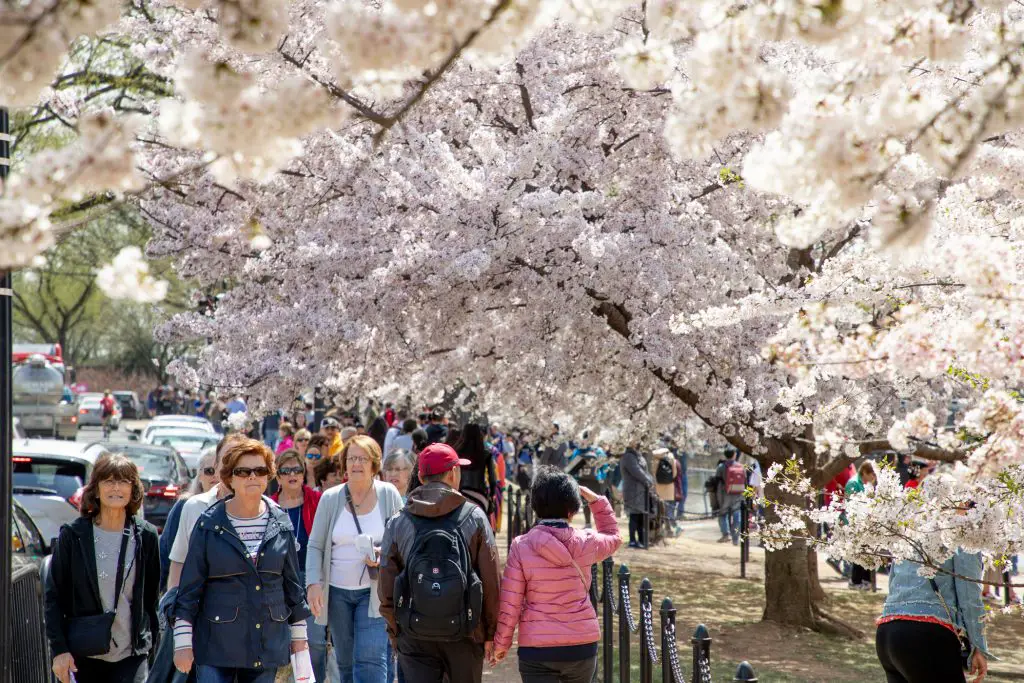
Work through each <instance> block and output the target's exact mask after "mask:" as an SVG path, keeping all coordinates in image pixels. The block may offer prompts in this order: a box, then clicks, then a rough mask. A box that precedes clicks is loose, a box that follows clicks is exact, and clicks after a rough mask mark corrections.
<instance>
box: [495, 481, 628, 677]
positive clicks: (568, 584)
mask: <svg viewBox="0 0 1024 683" xmlns="http://www.w3.org/2000/svg"><path fill="white" fill-rule="evenodd" d="M581 495H582V497H583V500H585V501H586V502H587V503H588V504H589V505H590V510H591V512H592V513H593V514H594V523H595V525H596V526H597V531H593V530H590V529H587V530H580V529H574V528H573V527H572V526H571V525H570V522H571V521H572V518H573V517H574V516H575V515H576V513H577V512H579V509H580V507H582V504H581V502H580V496H581ZM530 498H531V501H532V505H533V509H534V512H535V513H536V516H537V520H538V521H537V524H536V526H534V527H533V528H532V529H530V531H529V532H528V533H527V534H525V535H524V536H520V537H519V538H517V539H515V540H514V541H512V548H511V550H510V551H509V555H508V561H507V562H506V564H505V574H504V576H503V577H502V580H501V612H500V614H499V616H498V630H497V632H496V633H495V635H494V656H493V657H492V659H491V665H492V666H493V665H495V664H497V663H498V662H500V661H501V660H503V659H504V658H505V656H506V655H507V654H508V651H509V649H510V648H511V647H512V633H513V632H514V631H515V630H516V626H518V627H519V652H518V654H519V674H520V675H521V676H522V679H523V681H524V683H534V682H535V681H551V680H557V681H559V682H560V683H590V680H591V679H592V678H593V675H594V671H595V670H596V668H597V643H598V641H599V640H600V639H601V630H600V627H599V625H598V622H597V613H596V612H595V611H594V607H593V605H591V603H590V576H591V575H590V565H592V564H595V563H597V562H601V561H602V560H604V559H605V558H607V557H611V556H612V555H613V554H614V553H615V551H616V550H617V549H618V547H619V546H620V545H621V544H622V539H621V538H619V525H618V524H617V523H616V521H615V513H614V512H612V506H611V504H610V503H609V502H608V499H607V498H605V497H603V496H598V495H597V494H595V493H594V492H593V491H591V490H590V489H588V488H585V487H580V486H579V485H578V484H577V483H576V480H575V479H573V478H572V477H570V476H569V475H568V474H565V473H564V472H562V471H561V470H558V469H553V468H544V469H542V470H541V471H539V472H538V473H537V476H536V478H535V479H534V482H533V486H532V487H531V490H530Z"/></svg>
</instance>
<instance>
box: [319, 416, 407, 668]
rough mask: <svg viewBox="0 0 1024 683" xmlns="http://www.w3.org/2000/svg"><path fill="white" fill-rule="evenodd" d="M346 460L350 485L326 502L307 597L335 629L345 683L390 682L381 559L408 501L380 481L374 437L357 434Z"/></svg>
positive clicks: (333, 636) (321, 509)
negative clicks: (388, 532) (390, 524)
mask: <svg viewBox="0 0 1024 683" xmlns="http://www.w3.org/2000/svg"><path fill="white" fill-rule="evenodd" d="M340 457H341V467H342V471H344V472H345V474H346V476H347V477H348V481H347V482H346V483H345V484H343V485H342V486H335V487H334V488H332V489H329V490H327V491H325V492H324V494H323V497H322V498H321V499H320V505H319V507H318V508H317V511H316V517H315V518H314V520H313V530H312V531H311V532H310V536H309V545H308V546H307V550H306V586H307V589H306V590H307V599H308V602H309V606H310V609H311V610H312V612H313V615H314V616H315V617H316V623H318V624H321V625H329V626H330V629H331V639H332V641H333V643H334V654H335V656H336V657H337V659H338V668H339V669H340V671H341V680H342V683H353V682H354V683H384V681H385V680H386V679H387V669H388V661H387V659H388V654H387V652H388V637H387V630H386V627H385V623H384V619H383V618H381V616H380V600H379V598H378V597H377V567H378V557H377V555H378V551H379V549H380V541H381V538H382V536H383V535H384V525H385V524H386V523H387V521H388V520H389V519H391V517H393V516H394V515H396V514H397V513H398V512H399V511H400V510H401V509H402V496H400V495H399V493H398V490H397V489H396V488H395V487H394V486H392V485H391V484H388V483H385V482H383V481H380V480H379V479H377V474H378V473H379V472H380V468H381V452H380V446H378V445H377V442H376V441H374V440H373V439H371V438H370V437H368V436H354V437H352V438H351V439H349V440H348V441H347V442H346V444H345V447H344V449H343V450H342V452H341V456H340ZM371 554H372V556H371Z"/></svg>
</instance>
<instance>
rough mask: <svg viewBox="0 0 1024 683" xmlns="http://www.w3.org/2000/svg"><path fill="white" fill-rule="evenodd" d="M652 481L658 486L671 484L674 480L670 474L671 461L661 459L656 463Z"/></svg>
mask: <svg viewBox="0 0 1024 683" xmlns="http://www.w3.org/2000/svg"><path fill="white" fill-rule="evenodd" d="M654 480H655V481H656V482H658V483H659V484H671V483H672V482H674V481H675V480H676V478H675V476H673V474H672V461H671V460H670V459H669V458H662V459H661V460H659V461H658V469H657V470H655V472H654Z"/></svg>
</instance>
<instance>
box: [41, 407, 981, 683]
mask: <svg viewBox="0 0 1024 683" xmlns="http://www.w3.org/2000/svg"><path fill="white" fill-rule="evenodd" d="M213 398H214V400H217V399H216V396H215V395H214V397H213ZM231 403H235V405H233V406H232V410H233V412H245V399H244V397H235V398H233V399H232V400H231V401H229V402H228V403H225V404H224V412H225V413H226V412H227V411H228V407H227V406H228V405H229V404H231ZM381 407H382V408H383V410H382V411H381V412H379V413H374V414H369V415H364V416H360V415H358V414H356V413H354V412H353V411H331V412H329V413H326V414H317V413H318V411H311V412H312V414H307V411H306V410H305V406H301V409H299V410H297V411H292V412H290V413H288V412H286V411H276V412H274V413H272V414H270V415H268V416H267V417H266V418H264V419H263V420H261V421H259V422H257V423H250V424H247V425H246V426H245V427H244V428H243V430H241V431H238V432H235V433H231V434H228V435H227V436H226V437H225V438H224V440H223V441H222V442H221V443H220V445H219V446H218V447H217V448H216V449H214V450H211V451H209V452H207V453H205V454H204V455H203V456H202V458H201V460H200V462H199V466H198V470H197V472H196V476H195V479H194V481H193V482H192V484H191V488H190V490H189V491H188V492H187V494H186V495H184V496H182V498H181V499H180V500H179V501H178V502H177V503H176V504H175V506H174V508H173V509H172V510H171V512H170V514H169V515H168V518H167V521H166V525H165V527H164V528H163V530H162V532H161V533H159V534H158V533H157V530H156V529H155V528H154V527H153V526H152V525H150V524H148V523H147V522H145V521H143V520H141V519H139V518H138V516H137V513H138V511H139V507H140V505H141V502H142V498H143V495H144V492H143V487H142V483H141V479H140V476H139V471H138V468H137V467H136V465H135V464H134V463H133V462H132V461H131V460H130V459H129V458H128V457H126V456H124V455H104V456H102V457H100V458H99V459H98V460H97V462H96V464H95V467H94V469H93V471H92V475H91V477H90V481H89V482H88V484H87V486H86V487H85V491H84V493H83V496H82V503H81V507H80V512H81V517H80V518H79V519H78V520H77V521H76V522H75V523H74V524H71V525H67V526H65V527H64V528H62V529H61V532H60V536H59V538H58V539H57V543H56V544H55V547H54V551H53V559H52V564H51V571H50V572H49V574H48V575H47V578H46V585H45V603H46V629H47V636H48V638H49V640H50V646H51V648H52V652H53V655H54V658H53V671H54V674H55V676H56V677H57V678H58V679H59V680H60V681H61V682H62V683H70V682H71V681H72V680H75V681H77V682H79V683H94V682H95V683H100V682H102V683H121V682H124V683H141V682H142V681H149V682H150V683H185V682H186V681H197V682H198V683H229V682H232V681H236V682H237V683H270V682H271V681H273V680H274V679H275V676H276V673H277V671H278V670H279V669H280V668H281V667H284V666H286V665H288V664H291V665H292V666H293V669H294V673H295V678H296V681H298V682H299V683H301V682H302V680H304V679H303V678H302V677H303V676H304V675H305V673H306V672H307V671H308V673H309V674H311V675H312V677H314V678H315V680H317V681H324V682H327V681H330V682H331V683H336V682H340V683H350V682H355V683H395V681H399V682H402V683H404V682H405V681H409V682H410V683H428V682H429V683H435V682H436V683H441V682H442V681H449V682H450V683H462V682H465V683H470V682H473V683H478V682H479V681H481V679H482V675H483V667H484V664H485V662H489V663H490V664H491V665H497V664H498V663H499V662H501V661H503V660H504V659H505V658H506V656H507V655H508V653H509V651H510V649H511V647H512V643H513V636H514V633H515V632H516V631H517V630H518V633H519V635H518V650H517V655H518V667H519V672H520V675H521V677H522V679H523V680H524V681H526V682H528V683H546V682H548V681H559V682H565V683H577V682H578V683H585V682H589V681H590V680H592V678H593V675H594V672H595V669H596V665H597V659H596V657H597V647H598V645H597V644H598V641H599V640H600V631H599V624H598V621H597V615H596V613H595V610H594V609H593V607H592V606H591V603H590V600H589V589H590V581H591V578H590V577H591V574H590V571H589V569H588V568H589V567H590V565H592V564H595V563H597V562H600V561H601V560H603V559H604V558H606V557H609V556H611V555H612V554H613V553H614V552H615V551H616V550H617V548H618V547H619V546H620V544H621V543H622V539H620V536H619V531H618V524H617V521H616V506H617V505H620V504H621V506H622V507H623V508H624V509H625V512H626V513H627V514H628V518H629V545H630V547H634V548H636V547H647V543H648V534H649V533H650V532H651V526H650V525H651V520H652V518H655V519H657V520H658V521H657V523H658V524H665V525H667V527H668V528H669V529H671V530H672V531H675V532H677V533H678V530H679V522H680V521H681V519H682V515H683V510H684V506H685V500H686V488H687V485H686V476H687V472H686V470H687V462H686V456H685V455H684V454H680V453H677V452H675V451H674V450H672V449H669V448H667V447H662V448H656V449H654V450H652V451H650V452H647V453H645V452H642V451H641V450H640V449H637V448H626V449H625V450H624V451H623V452H622V453H621V454H619V455H618V456H613V455H609V454H608V453H606V452H605V451H604V450H603V449H602V448H601V447H600V446H599V445H596V444H593V443H590V442H589V440H588V439H587V436H586V435H583V437H582V439H581V441H580V442H579V443H573V442H571V441H568V440H562V439H561V438H560V437H561V434H560V431H559V429H558V426H557V425H555V426H554V427H553V428H552V431H551V433H550V434H548V435H546V436H545V437H544V438H533V437H531V435H529V434H527V433H525V432H516V431H512V432H510V433H505V432H503V431H502V430H501V429H500V428H499V427H498V426H496V425H493V424H492V425H488V426H481V425H479V424H476V423H473V422H467V423H465V424H462V425H456V424H454V422H453V421H450V420H448V419H446V417H445V415H444V413H443V412H442V411H440V410H426V411H422V412H420V413H418V414H417V416H416V417H412V416H410V415H409V414H408V412H407V411H404V410H401V409H394V408H392V406H391V405H389V404H384V405H383V406H381ZM310 408H311V406H310ZM218 409H219V406H218ZM300 415H301V416H300ZM366 423H369V427H366V426H364V425H365V424H366ZM222 427H224V428H228V425H227V423H226V422H225V423H223V424H222ZM877 467H878V465H877V464H876V462H875V461H873V460H870V459H868V460H864V461H863V462H861V463H858V464H853V465H851V466H850V467H849V468H848V469H847V470H844V471H843V472H842V473H841V474H840V475H839V477H837V479H836V480H834V481H833V482H831V483H830V485H829V488H828V490H827V491H826V495H828V496H846V497H848V496H855V495H862V494H864V492H865V491H868V490H869V489H870V487H871V486H872V485H873V484H874V483H875V481H876V480H877ZM896 467H897V469H898V470H899V471H900V475H901V477H903V475H904V471H903V470H906V472H905V474H906V475H907V478H906V482H905V485H907V486H911V487H912V486H915V485H918V484H919V483H920V482H921V480H922V479H923V478H924V477H925V476H927V475H928V472H929V469H928V468H926V467H917V466H913V465H912V464H911V463H896ZM506 479H508V480H513V481H516V482H517V483H518V484H519V485H520V486H521V487H522V488H525V489H528V490H529V493H530V496H529V504H530V505H531V506H532V509H533V512H534V516H535V518H536V522H535V523H534V525H533V526H532V528H531V529H530V530H529V531H528V532H527V533H525V534H524V535H521V536H519V537H517V538H515V539H514V540H513V541H512V544H511V547H510V551H509V554H508V557H507V558H506V562H505V566H504V568H503V569H502V567H501V566H500V563H499V553H498V547H497V545H496V542H495V532H496V530H497V529H498V527H499V525H500V523H501V515H502V506H503V503H504V501H503V499H502V494H503V492H504V490H505V482H506ZM706 486H707V489H706V490H707V492H708V493H709V494H713V495H711V496H710V497H711V501H712V507H713V510H714V511H713V515H715V516H717V517H718V521H719V525H720V530H721V538H720V539H719V540H720V542H723V543H725V542H729V541H732V542H733V543H738V541H739V535H740V528H741V519H740V509H741V506H740V501H742V500H744V497H745V496H747V495H748V492H749V490H750V489H754V490H758V489H760V487H761V486H762V482H761V477H760V468H759V467H758V466H757V465H756V463H755V464H749V465H746V466H744V465H743V464H742V463H741V462H740V458H739V454H738V453H736V452H735V451H731V450H727V451H726V452H725V453H724V455H723V457H722V459H721V461H720V462H719V464H718V466H717V467H716V469H715V470H714V473H713V475H712V476H711V477H709V478H708V480H707V484H706ZM964 509H965V510H966V509H967V507H966V506H965V508H964ZM581 510H582V512H583V513H584V516H585V527H584V528H574V527H573V526H572V520H573V518H574V517H575V516H576V514H577V513H578V512H580V511H581ZM750 513H751V514H753V515H757V514H758V511H757V509H756V506H755V507H753V508H750ZM591 526H593V527H594V528H591ZM947 564H948V565H949V568H948V571H947V570H946V568H945V567H944V571H943V572H940V573H939V574H938V575H936V576H935V577H933V578H927V577H924V576H922V575H921V574H920V572H919V571H918V569H919V568H920V567H919V565H915V564H914V563H900V564H897V565H896V566H894V567H892V568H891V571H890V577H889V595H888V598H887V600H886V603H885V607H884V610H883V614H882V617H881V618H880V619H879V622H878V630H877V633H876V647H877V651H878V657H879V661H880V662H881V664H882V667H883V669H884V670H885V672H886V676H887V681H888V683H918V682H921V683H924V682H925V681H929V682H932V681H938V682H940V683H942V682H944V681H950V682H951V683H952V682H956V683H961V682H963V681H965V680H966V679H965V676H964V672H965V671H968V670H969V671H971V672H973V673H974V675H975V680H976V681H980V680H981V678H983V677H984V675H985V672H986V671H987V659H988V658H989V657H990V654H989V652H988V649H987V642H986V639H985V632H984V624H983V620H982V615H983V614H984V606H983V602H982V593H981V591H982V588H981V585H982V581H983V567H982V563H981V561H980V559H979V557H978V556H977V555H972V554H967V553H964V552H962V551H960V552H958V553H957V554H956V555H955V557H953V558H951V559H950V560H949V561H948V562H947ZM849 574H850V581H851V585H852V586H854V587H862V586H863V585H865V581H866V580H867V577H869V575H870V574H869V572H868V570H867V569H866V568H864V567H860V566H857V565H851V566H850V567H849ZM984 580H986V581H987V579H984ZM332 649H333V657H332V656H330V653H331V651H332ZM306 680H308V679H306Z"/></svg>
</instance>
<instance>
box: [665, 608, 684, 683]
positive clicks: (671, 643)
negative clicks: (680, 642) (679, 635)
mask: <svg viewBox="0 0 1024 683" xmlns="http://www.w3.org/2000/svg"><path fill="white" fill-rule="evenodd" d="M672 611H673V612H674V611H675V610H672ZM663 640H664V644H663V645H662V647H661V649H662V650H664V651H665V652H667V653H668V666H667V667H664V674H667V675H663V676H662V683H686V679H685V678H683V667H682V664H680V663H679V650H678V646H677V645H676V625H675V624H674V623H673V624H670V625H669V626H668V627H666V628H665V635H664V637H663Z"/></svg>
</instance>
